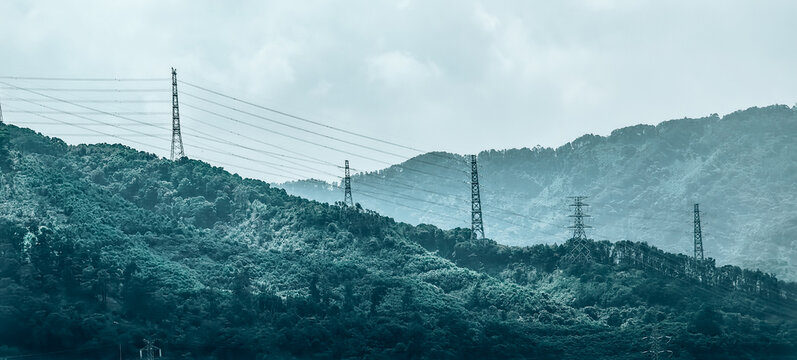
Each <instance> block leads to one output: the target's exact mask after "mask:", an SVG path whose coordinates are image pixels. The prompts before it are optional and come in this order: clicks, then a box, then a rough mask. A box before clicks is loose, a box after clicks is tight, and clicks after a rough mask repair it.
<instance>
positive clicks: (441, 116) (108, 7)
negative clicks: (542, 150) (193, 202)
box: [0, 0, 797, 181]
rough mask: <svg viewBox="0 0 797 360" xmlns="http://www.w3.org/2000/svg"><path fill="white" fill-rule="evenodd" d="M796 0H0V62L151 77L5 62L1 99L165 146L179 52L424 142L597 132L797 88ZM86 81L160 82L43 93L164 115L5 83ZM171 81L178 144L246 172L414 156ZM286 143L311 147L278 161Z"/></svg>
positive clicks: (298, 107) (281, 177)
mask: <svg viewBox="0 0 797 360" xmlns="http://www.w3.org/2000/svg"><path fill="white" fill-rule="evenodd" d="M794 14H797V2H794V1H734V0H722V1H694V0H690V1H646V0H628V1H625V0H563V1H476V0H456V1H453V0H452V1H445V0H441V1H412V0H401V1H376V0H367V1H366V0H363V1H312V0H310V1H235V2H220V1H197V0H193V1H181V0H157V1H47V0H43V1H35V2H32V1H3V2H0V34H2V36H0V48H2V51H0V76H40V77H91V78H94V77H97V78H153V77H155V78H163V80H162V81H158V82H155V83H150V82H147V83H141V84H132V85H130V84H129V83H118V84H117V83H111V84H103V83H101V84H96V83H78V84H72V83H63V82H36V81H23V80H11V79H0V80H2V81H4V82H6V84H1V85H3V88H2V89H0V103H2V105H3V109H4V110H5V112H4V118H5V121H6V122H8V123H12V124H25V123H26V122H27V123H30V124H31V125H29V127H31V128H33V129H35V130H37V131H41V132H42V133H44V134H52V135H57V136H61V137H62V138H64V139H65V140H66V141H67V142H69V143H80V142H122V143H126V144H128V145H130V146H133V147H136V148H138V149H142V150H146V151H151V152H154V153H156V154H158V155H159V156H165V157H168V156H169V145H170V142H169V141H170V136H171V129H170V126H171V113H170V112H171V104H170V103H169V102H168V101H170V99H171V98H170V96H171V94H170V85H171V84H170V79H169V76H170V68H171V67H175V68H177V71H178V78H179V79H180V81H186V82H189V83H192V84H197V85H201V86H202V87H205V88H208V89H212V90H214V91H217V92H220V93H222V94H226V95H229V96H233V97H236V98H238V99H244V100H247V101H249V102H252V103H255V104H259V105H263V106H267V107H270V108H274V109H279V110H281V111H283V112H287V113H290V114H294V115H298V116H301V117H303V118H306V119H310V120H313V121H316V122H318V123H322V124H325V125H329V126H333V127H337V128H341V129H345V130H348V131H352V132H356V133H358V134H362V135H366V136H370V137H376V138H379V139H384V140H388V141H390V142H393V143H396V144H401V145H404V146H406V147H411V148H414V149H418V150H421V151H448V152H455V153H460V154H470V153H477V152H479V151H481V150H487V149H506V148H521V147H533V146H536V145H542V146H546V147H557V146H561V145H563V144H566V143H567V142H569V141H571V140H573V139H575V138H577V137H579V136H581V135H583V134H587V133H592V134H598V135H608V134H609V133H611V131H612V130H614V129H617V128H621V127H624V126H630V125H635V124H640V123H647V124H657V123H659V122H662V121H665V120H669V119H676V118H683V117H701V116H707V115H709V114H712V113H718V114H720V115H723V114H727V113H730V112H733V111H735V110H740V109H745V108H748V107H751V106H766V105H770V104H787V105H794V104H795V102H797V81H795V79H797V46H794V39H793V36H794V34H797V22H795V21H794ZM8 84H11V86H9V85H8ZM91 86H94V87H103V86H104V87H114V86H117V87H127V88H152V87H157V88H158V89H161V88H162V89H163V92H161V93H154V92H153V93H144V92H142V93H140V94H139V93H134V92H130V93H126V92H110V93H97V94H95V93H91V92H72V93H70V92H68V91H61V92H54V93H46V94H48V95H49V96H52V97H55V98H58V99H71V100H75V101H76V100H81V99H82V100H97V99H98V98H100V97H102V98H103V99H121V98H125V99H129V98H135V99H143V100H153V101H152V103H146V102H144V103H142V104H140V105H138V106H139V107H138V108H136V109H135V110H137V111H142V110H145V111H147V112H152V113H158V112H160V113H161V114H147V115H141V116H140V117H138V118H136V119H144V116H146V120H142V121H145V122H148V123H149V122H151V123H157V124H159V125H158V126H159V128H160V129H162V130H159V129H158V128H155V127H146V126H143V125H142V124H138V125H136V126H133V125H132V124H130V122H129V119H128V120H126V119H122V118H118V117H111V118H109V117H108V116H107V114H93V115H89V114H86V115H85V116H87V117H90V118H91V119H85V118H78V117H75V116H73V115H71V114H63V113H61V114H58V113H57V112H58V111H67V110H64V109H66V108H65V107H64V106H66V105H65V104H63V103H59V102H55V103H52V102H51V103H46V104H45V106H50V107H49V108H45V107H42V104H41V103H38V102H36V103H35V104H34V103H24V102H20V101H17V102H14V101H12V100H3V98H6V99H9V98H14V97H17V98H28V99H31V98H44V97H40V95H37V94H33V93H30V92H24V91H22V90H20V89H19V87H22V88H28V89H30V88H54V87H60V88H74V87H91ZM179 89H180V94H181V98H180V99H181V109H180V112H181V115H182V116H184V117H183V118H181V123H182V124H181V125H182V128H183V133H184V142H185V150H186V155H188V156H189V157H192V158H197V159H202V160H207V161H209V162H211V163H214V164H217V165H223V166H224V167H225V168H227V169H229V170H231V171H234V172H238V173H240V174H241V175H243V176H247V177H256V178H261V179H265V180H268V181H286V180H290V179H294V178H302V177H315V178H322V179H327V180H334V179H335V177H334V176H333V175H335V174H338V173H340V169H337V168H335V167H333V166H331V165H330V164H342V162H343V160H344V159H349V160H350V161H351V162H352V167H354V168H356V169H357V170H374V169H379V168H384V167H386V166H387V165H388V164H391V163H397V162H400V161H402V160H403V159H406V158H407V157H410V156H413V155H417V154H418V152H416V151H411V150H408V149H407V148H400V147H395V146H392V145H387V144H384V143H380V142H374V141H370V140H366V139H364V138H362V137H357V136H353V135H351V134H346V133H342V132H339V131H336V130H333V129H330V128H328V127H323V126H317V125H312V124H309V123H306V122H303V121H300V120H298V119H295V118H290V117H285V116H282V115H277V114H274V113H268V112H265V111H264V110H263V109H261V108H253V107H251V106H248V105H245V104H242V103H236V102H234V101H232V100H230V99H228V98H220V97H216V95H213V94H210V93H207V92H204V91H203V90H200V89H197V88H191V87H189V86H185V85H179ZM184 93H187V94H184ZM191 95H199V96H201V97H204V98H205V99H211V100H214V101H218V102H220V103H223V104H227V105H228V106H229V107H232V108H234V109H238V110H243V111H246V112H249V113H256V114H260V117H253V116H251V115H248V114H246V113H243V112H240V111H236V110H233V109H230V108H219V107H216V105H213V104H211V103H207V102H205V101H204V100H201V99H199V98H197V97H191ZM51 100H52V99H51ZM155 100H157V101H155ZM86 106H87V107H88V108H87V107H86ZM125 106H127V105H125ZM188 106H195V107H194V108H190V107H188ZM14 109H16V110H14ZM37 109H38V110H40V111H42V110H48V111H49V110H53V109H55V110H54V111H55V112H56V114H50V115H46V116H49V117H52V118H57V120H60V121H65V122H75V123H87V122H89V121H97V120H99V121H107V122H113V123H114V124H116V127H106V128H102V127H101V126H89V125H84V128H75V127H73V126H69V125H56V124H54V123H53V122H52V121H51V122H49V123H48V121H50V120H46V119H45V118H42V117H41V116H39V115H34V114H28V113H14V112H13V111H32V110H37ZM76 109H78V110H82V111H89V110H91V111H93V110H99V111H101V112H113V113H117V112H121V111H123V110H128V111H129V110H131V109H132V108H127V107H125V108H123V107H122V105H118V104H117V105H114V104H110V105H109V104H94V105H88V104H86V105H84V107H77V108H72V110H70V111H72V112H76ZM200 109H204V111H203V110H200ZM208 109H211V110H213V109H215V112H216V113H217V114H221V115H223V116H221V117H219V116H216V115H212V114H210V113H208V112H207V111H206V110H208ZM142 112H143V111H142ZM103 116H104V117H103ZM137 116H138V115H137ZM129 117H133V116H129ZM129 117H128V118H129ZM263 117H267V118H269V119H271V120H277V121H280V122H282V123H283V124H288V125H289V126H294V127H302V128H305V129H309V130H311V131H314V132H316V133H320V134H321V135H315V134H311V133H309V132H307V131H304V130H297V129H295V128H291V127H289V126H285V125H280V124H278V123H274V122H271V121H269V120H266V119H263ZM37 119H38V120H39V121H38V122H37V121H35V120H37ZM43 119H45V120H46V121H42V120H43ZM92 119H94V120H92ZM208 124H211V125H215V127H213V126H211V125H208ZM249 124H255V125H256V126H258V127H257V128H256V127H254V126H251V125H249ZM128 125H129V126H128ZM86 126H88V127H89V128H91V129H101V130H100V131H102V132H104V133H105V134H107V133H113V134H117V138H113V137H109V136H106V135H104V134H98V133H92V132H87V130H86V129H85V128H86ZM263 128H267V129H269V130H263ZM130 129H133V130H130ZM161 131H162V132H161ZM195 131H196V132H199V133H200V134H205V135H197V133H195ZM275 131H276V132H279V133H281V134H282V135H280V134H278V133H275ZM149 133H152V136H151V137H148V136H146V134H149ZM70 134H71V135H70ZM208 134H210V135H213V137H211V138H210V139H215V142H213V141H210V140H208V139H209V138H208V136H209V135H208ZM195 135H196V136H205V138H204V139H203V138H199V137H196V136H195ZM284 135H290V136H293V137H294V138H290V137H286V136H284ZM325 135H326V136H327V137H325ZM120 137H121V138H123V139H120ZM330 137H333V138H336V139H342V140H343V141H347V142H349V143H345V142H341V141H339V140H335V139H332V138H330ZM295 138H300V139H303V140H304V141H299V140H296V139H295ZM132 141H137V142H136V143H133V142H132ZM352 142H353V143H357V144H360V145H364V146H367V147H370V148H371V149H368V148H363V147H357V146H354V145H351V144H350V143H352ZM142 144H151V145H152V146H147V145H142ZM318 144H321V145H322V146H319V145H318ZM275 146H276V147H275ZM277 147H279V148H277ZM374 148H376V149H380V150H382V152H379V151H374V150H372V149H374ZM281 149H283V150H281ZM284 149H288V150H284ZM340 150H342V151H340ZM263 151H270V152H272V154H270V155H264V153H263ZM285 151H291V152H290V153H289V152H285ZM274 153H277V154H278V155H274ZM286 154H287V155H288V156H293V157H302V158H304V157H312V158H313V159H315V160H316V161H317V162H316V163H315V165H308V164H310V163H308V162H306V161H298V160H297V159H294V160H292V161H293V162H292V163H287V162H284V161H288V160H285V159H289V158H286V157H285V156H284V155H286ZM258 161H259V162H258ZM297 161H298V163H299V164H305V165H304V166H307V168H306V169H305V168H304V167H301V166H299V165H297ZM267 162H270V163H274V164H281V165H280V166H278V165H269V164H268V163H267ZM322 163H325V164H322ZM286 164H287V165H286ZM281 166H291V167H293V169H288V168H284V167H281ZM288 170H290V174H288ZM300 170H301V171H300Z"/></svg>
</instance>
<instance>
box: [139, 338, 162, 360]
mask: <svg viewBox="0 0 797 360" xmlns="http://www.w3.org/2000/svg"><path fill="white" fill-rule="evenodd" d="M144 343H145V344H146V345H144V347H143V348H141V349H139V350H138V356H139V357H140V358H142V359H145V360H154V359H155V352H156V351H157V352H158V357H163V351H161V348H159V347H157V346H155V345H153V341H150V340H147V339H144Z"/></svg>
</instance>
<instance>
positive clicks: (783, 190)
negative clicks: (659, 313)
mask: <svg viewBox="0 0 797 360" xmlns="http://www.w3.org/2000/svg"><path fill="white" fill-rule="evenodd" d="M796 140H797V108H795V107H792V108H790V107H788V106H783V105H774V106H768V107H764V108H750V109H747V110H743V111H737V112H734V113H731V114H728V115H725V116H723V117H720V116H718V115H716V114H712V115H711V116H707V117H704V118H699V119H687V118H684V119H679V120H671V121H665V122H662V123H660V124H658V125H656V126H651V125H637V126H631V127H626V128H622V129H618V130H615V131H613V132H612V133H611V135H609V136H605V137H604V136H595V135H584V136H582V137H579V138H578V139H575V140H573V141H572V142H570V143H567V144H565V145H562V146H560V147H558V148H556V149H551V148H541V147H535V148H523V149H508V150H488V151H483V152H481V153H479V154H478V165H479V174H480V182H481V185H482V189H481V195H482V196H481V200H482V206H483V209H484V219H485V220H484V221H485V228H486V235H487V237H488V238H491V239H494V240H496V241H497V242H499V243H502V244H508V245H531V244H540V243H548V244H551V243H555V242H557V243H561V242H563V241H565V240H566V239H567V238H569V237H570V236H571V234H570V232H569V230H568V229H567V228H566V226H568V225H569V221H570V219H569V218H568V217H567V215H568V214H569V213H570V212H571V209H569V207H568V206H567V204H568V202H567V199H566V197H567V196H571V195H587V196H589V197H590V198H589V199H588V201H587V202H588V203H589V204H590V205H591V207H589V208H587V211H588V212H589V213H590V214H591V215H592V216H593V218H592V220H593V221H592V222H591V223H588V224H590V225H592V226H594V229H590V230H588V235H590V236H591V237H593V238H595V239H630V240H633V241H644V242H647V243H649V244H652V245H655V246H657V247H660V248H662V249H664V250H666V251H670V252H675V253H685V254H691V253H692V229H693V225H692V222H693V204H694V203H700V207H701V210H703V211H704V213H702V216H701V217H702V227H703V231H704V240H703V245H704V248H705V254H706V256H707V257H712V258H715V259H717V261H718V263H720V264H734V265H739V266H743V267H748V268H759V269H761V270H763V271H766V272H772V273H775V274H777V275H778V276H779V277H783V278H786V279H791V280H795V279H797V235H795V234H797V210H795V203H797V202H796V201H797V190H795V188H794V184H795V183H797V156H795V155H794V154H795V150H796V149H795V141H796ZM529 141H530V142H532V141H533V139H530V140H529ZM468 161H469V160H468V159H467V158H466V157H464V156H462V155H457V154H448V153H429V154H424V155H421V156H418V157H416V158H413V159H410V160H408V161H406V162H405V163H403V164H400V165H398V166H393V167H390V168H387V169H384V170H381V171H376V172H371V173H362V174H355V175H353V176H352V187H353V192H354V199H355V201H356V202H358V203H360V204H362V206H363V207H365V208H368V209H373V210H376V211H378V212H380V213H382V214H385V215H388V216H391V217H394V218H396V219H397V220H399V221H406V222H409V223H412V224H419V223H430V224H435V225H437V226H440V227H443V228H452V227H456V226H464V227H467V226H469V220H470V187H469V185H468V184H467V183H468V182H469V181H470V174H469V171H470V164H469V163H468ZM352 166H353V167H356V163H353V164H352ZM282 186H283V187H284V188H285V189H286V190H287V191H288V192H289V193H291V194H295V195H299V196H303V197H307V198H310V199H316V200H319V201H325V202H330V203H333V202H335V201H340V200H342V199H343V193H342V190H340V189H339V188H337V187H335V186H332V185H330V184H327V183H323V182H319V181H299V182H291V183H286V184H283V185H282Z"/></svg>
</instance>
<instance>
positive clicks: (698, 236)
mask: <svg viewBox="0 0 797 360" xmlns="http://www.w3.org/2000/svg"><path fill="white" fill-rule="evenodd" d="M695 260H698V261H702V260H703V231H702V230H701V229H700V206H699V204H695Z"/></svg>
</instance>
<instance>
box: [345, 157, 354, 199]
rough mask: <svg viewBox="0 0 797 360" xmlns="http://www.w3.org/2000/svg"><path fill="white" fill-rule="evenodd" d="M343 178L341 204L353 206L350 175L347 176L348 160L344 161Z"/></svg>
mask: <svg viewBox="0 0 797 360" xmlns="http://www.w3.org/2000/svg"><path fill="white" fill-rule="evenodd" d="M344 174H345V175H344V177H343V203H344V204H346V205H349V206H354V200H352V198H351V175H350V174H349V160H346V167H345V173H344Z"/></svg>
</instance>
